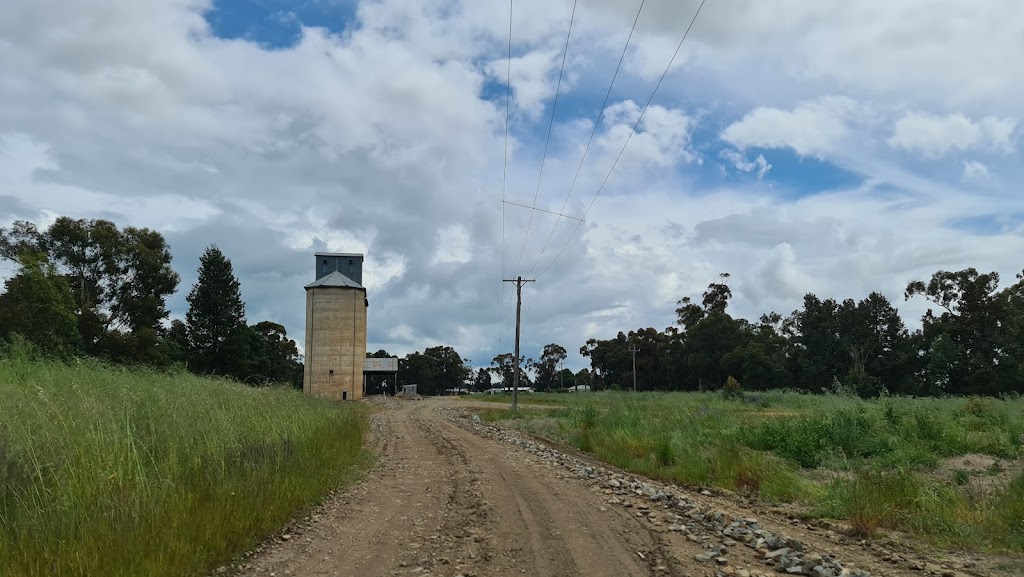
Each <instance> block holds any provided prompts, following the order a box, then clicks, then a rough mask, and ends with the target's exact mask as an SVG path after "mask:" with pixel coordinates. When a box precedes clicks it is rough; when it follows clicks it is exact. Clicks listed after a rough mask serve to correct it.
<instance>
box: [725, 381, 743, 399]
mask: <svg viewBox="0 0 1024 577" xmlns="http://www.w3.org/2000/svg"><path fill="white" fill-rule="evenodd" d="M722 398H723V399H725V400H727V401H742V400H743V387H742V386H740V382H739V381H737V380H736V379H735V378H734V377H733V376H732V375H729V378H728V379H726V380H725V386H723V387H722Z"/></svg>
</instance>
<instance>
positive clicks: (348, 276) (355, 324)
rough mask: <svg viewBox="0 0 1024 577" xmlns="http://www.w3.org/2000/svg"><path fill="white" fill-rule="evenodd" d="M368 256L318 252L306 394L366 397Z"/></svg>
mask: <svg viewBox="0 0 1024 577" xmlns="http://www.w3.org/2000/svg"><path fill="white" fill-rule="evenodd" d="M362 272H363V255H361V254H355V253H316V277H317V278H316V281H314V282H312V283H310V284H308V285H306V287H305V288H306V358H305V361H306V366H305V371H304V374H303V379H302V390H303V392H305V393H309V394H312V395H318V396H321V397H326V398H328V399H334V400H339V401H345V400H354V399H360V398H362V396H363V360H364V359H365V358H366V309H367V307H368V306H369V301H368V300H367V298H366V289H365V288H364V287H363V285H362V284H361V283H362V280H363V274H362Z"/></svg>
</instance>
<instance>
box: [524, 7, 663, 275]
mask: <svg viewBox="0 0 1024 577" xmlns="http://www.w3.org/2000/svg"><path fill="white" fill-rule="evenodd" d="M646 1H647V0H640V7H639V8H637V10H636V17H635V18H633V26H632V27H631V28H630V29H629V36H627V37H626V44H625V46H623V47H622V54H620V55H619V63H618V64H616V65H615V72H614V73H613V74H612V81H611V82H610V83H609V84H608V91H607V92H605V94H604V102H602V103H601V107H600V108H598V109H597V118H595V119H594V128H593V130H591V131H590V139H588V140H587V146H586V148H584V149H583V156H582V157H581V158H580V164H579V166H577V167H576V175H575V176H573V177H572V184H571V185H570V186H569V192H567V193H566V194H565V200H564V201H563V202H562V209H561V210H559V211H558V212H560V213H563V214H564V213H565V207H566V206H568V205H569V197H571V196H572V191H573V189H575V188H576V181H577V180H578V179H579V177H580V171H581V170H582V169H583V161H585V160H586V159H587V153H588V152H590V145H591V144H593V143H594V136H596V135H597V127H598V126H600V125H601V119H602V118H603V117H604V109H605V107H606V106H608V99H609V98H611V95H612V87H614V86H615V79H617V78H618V77H619V69H621V68H622V61H623V60H625V58H626V51H627V50H628V49H629V42H630V41H631V40H632V39H633V32H634V31H636V23H637V22H639V21H640V12H642V11H643V9H644V2H646ZM559 220H560V219H555V224H553V225H552V226H551V232H550V233H548V238H547V240H545V241H544V246H543V247H542V248H541V249H540V254H539V255H537V260H535V261H534V262H533V266H531V267H530V272H529V273H528V274H527V276H529V275H530V274H532V273H533V271H534V269H536V268H537V264H538V263H540V259H541V258H542V257H543V256H544V252H545V251H547V249H548V244H549V243H550V242H551V238H552V237H553V236H554V235H555V230H556V229H557V228H558V222H559Z"/></svg>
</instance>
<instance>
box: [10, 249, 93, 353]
mask: <svg viewBox="0 0 1024 577" xmlns="http://www.w3.org/2000/svg"><path fill="white" fill-rule="evenodd" d="M21 263H22V264H21V268H20V270H19V271H18V273H17V274H16V275H14V276H13V277H11V278H9V279H7V282H6V283H4V288H5V292H4V293H3V294H0V337H2V338H5V339H10V338H11V337H12V336H13V335H15V334H19V335H21V336H22V337H23V338H25V339H26V340H27V341H29V342H30V343H32V344H33V345H35V346H36V347H38V348H39V350H41V351H42V352H44V353H47V354H52V355H58V356H64V355H69V354H74V353H77V352H79V351H80V349H81V340H80V337H79V334H78V317H77V316H76V315H75V301H74V298H72V296H71V288H70V287H69V286H68V283H67V281H66V280H65V279H64V278H63V277H61V276H60V275H59V274H58V273H57V270H56V268H54V266H53V264H51V263H50V262H49V261H47V260H46V258H45V257H44V256H43V255H42V254H35V255H29V254H22V255H21Z"/></svg>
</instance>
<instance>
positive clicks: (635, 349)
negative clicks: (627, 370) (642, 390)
mask: <svg viewBox="0 0 1024 577" xmlns="http://www.w3.org/2000/svg"><path fill="white" fill-rule="evenodd" d="M629 352H631V353H633V392H634V393H635V392H636V354H637V353H639V352H640V347H638V346H636V345H630V346H629Z"/></svg>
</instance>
